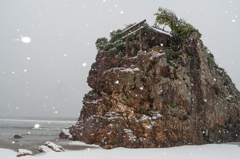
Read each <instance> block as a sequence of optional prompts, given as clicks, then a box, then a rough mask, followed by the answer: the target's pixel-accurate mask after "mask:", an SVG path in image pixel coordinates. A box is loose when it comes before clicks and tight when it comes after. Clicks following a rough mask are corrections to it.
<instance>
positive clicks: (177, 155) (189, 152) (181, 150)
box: [0, 141, 240, 159]
mask: <svg viewBox="0 0 240 159" xmlns="http://www.w3.org/2000/svg"><path fill="white" fill-rule="evenodd" d="M68 145H70V146H71V145H72V146H73V145H75V146H79V147H84V146H85V148H83V149H82V150H68V149H67V150H65V151H64V152H54V151H52V152H46V153H38V154H35V155H33V156H22V157H21V158H27V159H38V158H39V159H68V158H69V156H71V159H75V158H76V159H77V158H84V159H121V158H124V159H128V158H131V159H146V158H149V157H150V158H161V159H193V158H194V159H208V158H209V159H214V158H217V159H226V158H231V159H239V156H240V147H239V143H228V144H207V145H187V146H180V147H171V148H148V149H142V148H141V149H140V148H139V149H128V148H115V149H111V150H105V149H102V148H99V147H98V146H96V145H87V144H84V143H82V142H78V141H71V142H69V143H68ZM0 154H1V159H12V158H13V159H14V158H17V157H16V156H17V152H16V151H13V150H9V149H5V148H0Z"/></svg>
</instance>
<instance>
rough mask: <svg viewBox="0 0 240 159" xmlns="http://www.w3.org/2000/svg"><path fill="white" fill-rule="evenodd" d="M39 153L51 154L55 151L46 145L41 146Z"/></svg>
mask: <svg viewBox="0 0 240 159" xmlns="http://www.w3.org/2000/svg"><path fill="white" fill-rule="evenodd" d="M38 151H40V152H51V151H53V150H52V149H50V148H49V147H47V146H45V145H41V146H39V147H38Z"/></svg>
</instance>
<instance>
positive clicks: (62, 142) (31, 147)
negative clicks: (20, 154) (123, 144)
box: [0, 138, 99, 154]
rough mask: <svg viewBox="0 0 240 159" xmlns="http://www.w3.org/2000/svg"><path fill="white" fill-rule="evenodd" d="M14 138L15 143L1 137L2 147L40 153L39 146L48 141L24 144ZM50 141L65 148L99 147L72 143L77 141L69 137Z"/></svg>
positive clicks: (83, 148)
mask: <svg viewBox="0 0 240 159" xmlns="http://www.w3.org/2000/svg"><path fill="white" fill-rule="evenodd" d="M14 140H15V143H14V144H13V143H11V142H10V141H6V140H1V139H0V143H1V146H0V148H5V149H10V150H14V151H16V152H17V151H18V149H27V150H30V151H32V152H33V153H34V154H38V153H40V152H39V151H38V147H39V146H41V145H44V143H45V142H46V141H34V142H33V143H30V142H27V141H26V142H25V143H24V144H21V143H19V142H18V141H17V139H14ZM48 141H51V142H53V143H55V144H57V145H60V146H62V147H63V148H64V149H65V150H85V149H88V148H99V147H98V145H96V146H95V145H87V144H86V145H84V144H82V145H79V144H71V143H73V142H75V141H72V140H68V139H59V138H56V139H52V140H48Z"/></svg>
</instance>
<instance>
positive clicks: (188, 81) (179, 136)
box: [62, 31, 240, 149]
mask: <svg viewBox="0 0 240 159" xmlns="http://www.w3.org/2000/svg"><path fill="white" fill-rule="evenodd" d="M200 37H201V34H200V33H199V32H197V31H195V32H193V33H191V34H190V35H189V36H188V37H187V38H185V39H183V40H182V41H181V42H180V44H181V49H180V50H179V51H178V54H177V55H176V56H175V57H174V58H175V59H176V60H175V61H171V58H170V60H169V56H168V55H169V54H168V52H169V50H170V49H169V48H167V47H159V48H160V49H159V51H154V50H156V49H153V50H152V51H148V52H145V51H144V52H139V53H138V54H137V55H136V56H134V57H127V56H125V57H121V56H118V55H115V56H114V57H109V56H108V53H107V52H99V53H98V54H97V57H96V62H95V63H93V64H92V67H91V70H90V72H89V76H88V80H87V82H88V84H89V86H90V87H91V88H92V89H93V90H92V91H90V92H89V93H88V94H86V95H85V97H84V100H83V107H82V110H81V115H80V117H79V119H78V121H77V123H76V125H74V126H71V127H69V132H70V134H71V135H72V138H73V140H80V141H83V142H85V143H88V144H97V145H100V146H101V147H103V148H106V149H108V148H114V147H119V146H122V147H130V148H140V147H142V148H150V147H170V146H178V145H186V144H197V145H198V144H206V143H222V142H234V141H239V140H240V137H239V136H238V132H239V131H240V104H239V102H240V98H239V91H238V90H237V89H236V88H235V86H234V84H233V83H232V81H231V79H230V77H229V76H228V75H227V74H226V72H225V71H224V69H222V68H218V67H217V66H216V65H215V64H214V62H213V61H212V60H211V58H210V57H209V54H208V53H207V51H206V49H204V45H203V43H202V41H201V40H200ZM62 138H64V137H62Z"/></svg>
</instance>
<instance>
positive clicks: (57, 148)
mask: <svg viewBox="0 0 240 159" xmlns="http://www.w3.org/2000/svg"><path fill="white" fill-rule="evenodd" d="M44 145H45V146H47V147H49V148H51V149H52V150H53V151H56V152H62V151H64V149H63V148H62V146H59V145H56V144H54V143H53V142H51V141H46V142H45V143H44Z"/></svg>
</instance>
